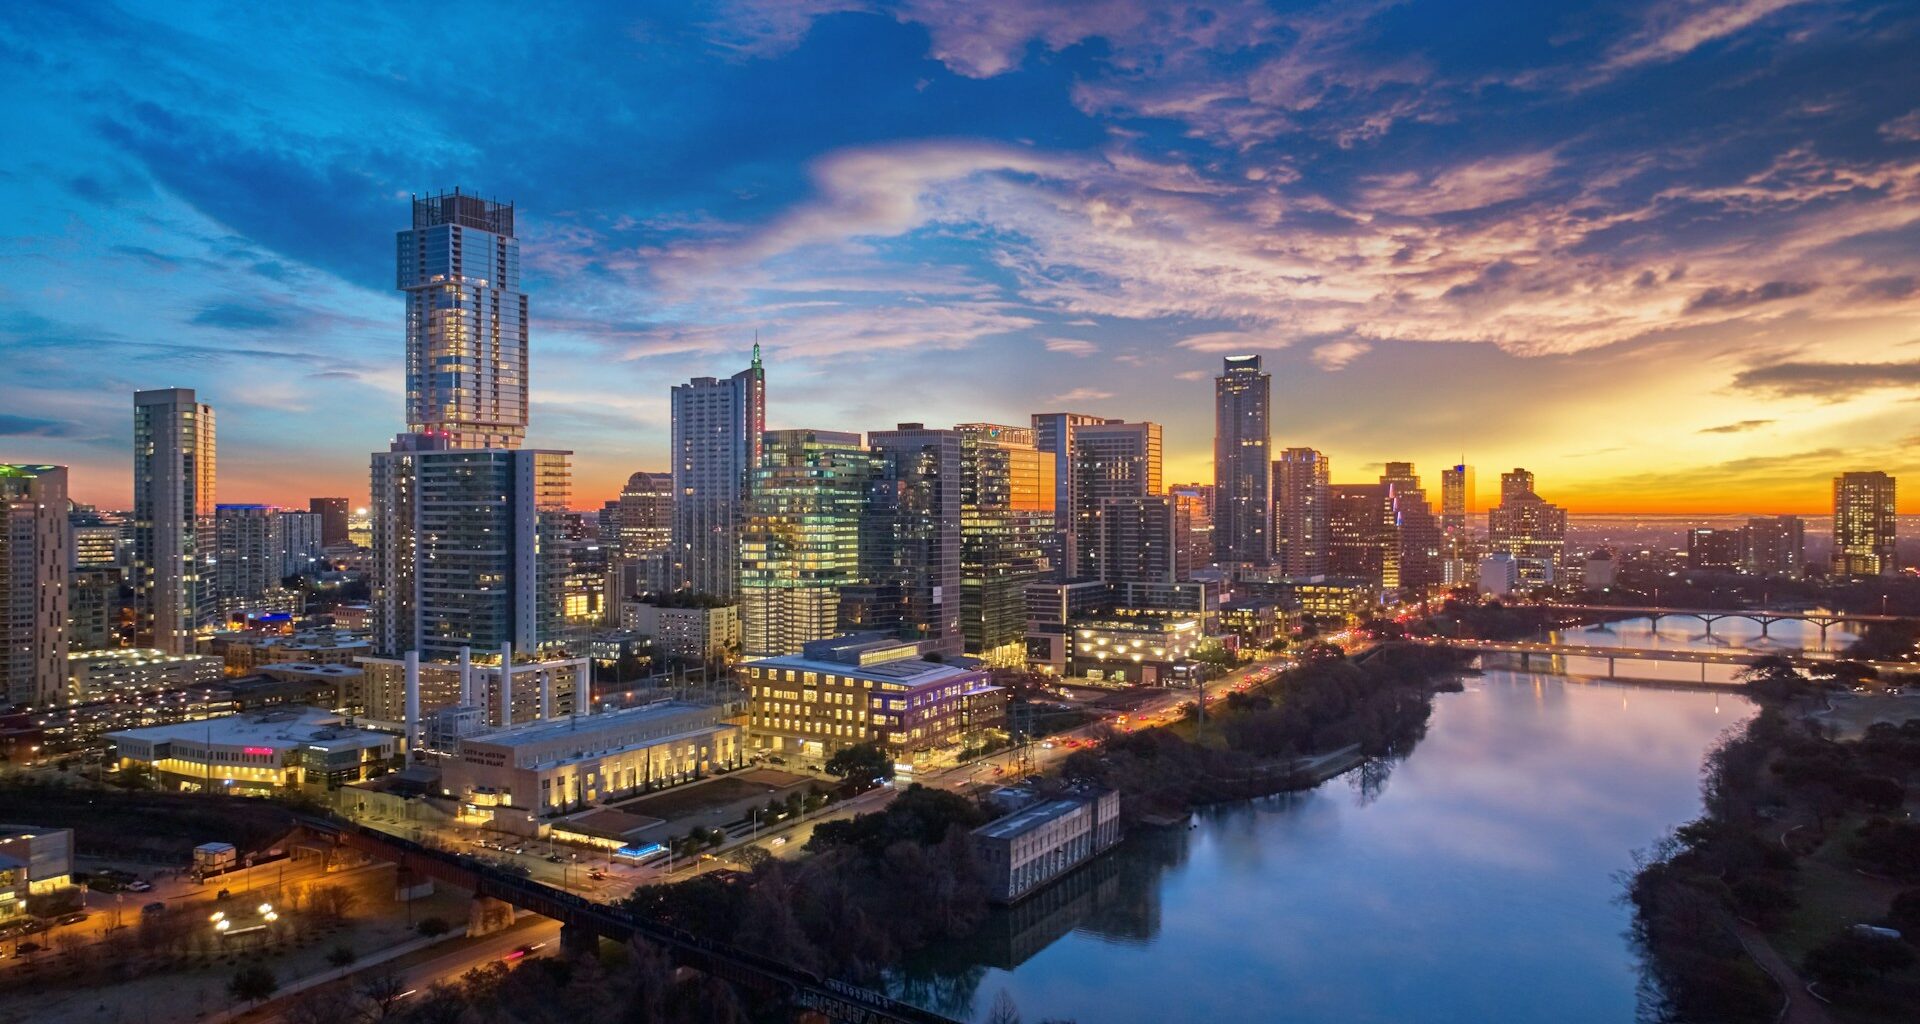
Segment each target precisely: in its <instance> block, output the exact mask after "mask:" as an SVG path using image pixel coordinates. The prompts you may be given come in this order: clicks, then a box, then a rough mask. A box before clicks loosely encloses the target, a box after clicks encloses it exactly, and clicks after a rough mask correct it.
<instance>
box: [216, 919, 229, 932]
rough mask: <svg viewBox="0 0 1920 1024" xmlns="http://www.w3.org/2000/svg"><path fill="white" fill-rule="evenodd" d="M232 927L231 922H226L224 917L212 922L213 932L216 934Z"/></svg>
mask: <svg viewBox="0 0 1920 1024" xmlns="http://www.w3.org/2000/svg"><path fill="white" fill-rule="evenodd" d="M232 926H233V922H232V921H229V920H227V919H226V918H224V917H223V918H221V919H220V920H218V921H215V922H213V930H214V931H216V932H224V931H226V930H227V929H228V928H230V927H232Z"/></svg>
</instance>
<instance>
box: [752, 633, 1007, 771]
mask: <svg viewBox="0 0 1920 1024" xmlns="http://www.w3.org/2000/svg"><path fill="white" fill-rule="evenodd" d="M741 671H742V673H743V674H744V676H745V682H746V684H747V693H748V709H749V717H748V725H747V727H748V729H749V731H750V732H751V734H752V736H753V740H754V742H755V743H756V744H758V745H760V746H761V747H764V748H767V749H771V750H774V751H779V752H783V753H793V754H799V755H801V756H805V757H828V756H831V755H832V754H833V752H834V751H836V750H839V749H841V748H843V747H851V746H857V745H859V744H863V743H871V744H875V745H877V746H879V747H880V748H881V749H882V750H885V751H888V752H890V753H891V754H892V755H893V756H894V757H895V758H896V759H902V760H904V759H907V758H910V757H912V756H913V755H914V754H916V753H919V752H924V751H932V750H938V749H941V748H946V747H954V746H969V745H975V744H977V743H978V742H979V741H980V740H981V739H982V738H984V737H985V736H986V735H987V734H988V733H989V732H991V731H993V730H998V729H1001V728H1002V727H1003V726H1004V724H1005V722H1006V713H1007V692H1006V691H1005V690H1004V689H1002V688H1000V687H998V686H995V685H993V684H992V682H990V681H989V679H988V675H987V671H986V670H985V669H983V668H969V667H962V666H959V665H949V664H942V663H936V662H931V661H927V660H925V659H922V658H921V657H919V647H918V645H915V644H911V643H905V642H902V641H900V640H898V639H897V638H894V637H891V636H886V635H884V634H855V635H851V636H844V637H835V638H833V639H829V640H818V641H815V642H813V643H811V644H808V645H807V646H806V649H805V650H804V651H803V652H802V653H801V654H799V655H797V656H788V657H780V658H768V659H766V660H763V661H756V662H750V663H748V664H747V665H746V666H745V667H744V668H743V669H742V670H741Z"/></svg>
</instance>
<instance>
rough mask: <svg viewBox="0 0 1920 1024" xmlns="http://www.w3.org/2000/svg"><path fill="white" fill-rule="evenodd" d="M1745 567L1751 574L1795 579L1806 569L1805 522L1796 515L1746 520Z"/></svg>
mask: <svg viewBox="0 0 1920 1024" xmlns="http://www.w3.org/2000/svg"><path fill="white" fill-rule="evenodd" d="M1745 532H1746V561H1745V566H1746V571H1747V572H1748V573H1750V574H1751V575H1754V576H1780V577H1785V578H1787V579H1799V578H1800V577H1802V576H1804V575H1806V573H1807V524H1806V522H1805V521H1804V520H1802V519H1801V518H1800V517H1799V516H1755V517H1754V518H1752V519H1749V520H1747V525H1746V528H1745Z"/></svg>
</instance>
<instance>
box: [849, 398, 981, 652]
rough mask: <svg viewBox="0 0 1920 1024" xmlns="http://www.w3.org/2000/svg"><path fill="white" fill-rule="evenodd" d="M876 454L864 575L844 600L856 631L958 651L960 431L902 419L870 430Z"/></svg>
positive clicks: (864, 535) (863, 531)
mask: <svg viewBox="0 0 1920 1024" xmlns="http://www.w3.org/2000/svg"><path fill="white" fill-rule="evenodd" d="M867 445H868V447H869V448H871V449H872V451H873V454H874V456H875V457H876V458H875V466H874V475H873V479H872V480H871V481H870V482H869V483H868V485H867V507H866V510H865V512H864V514H863V515H862V517H861V528H860V575H861V577H862V578H863V580H864V581H865V582H864V583H863V584H862V585H861V587H860V588H858V592H857V593H855V594H851V595H849V596H850V599H851V600H852V601H853V602H854V604H853V605H852V606H851V607H849V606H846V605H843V606H842V610H841V625H842V626H843V627H844V628H846V629H848V630H849V631H854V630H863V631H864V630H876V629H878V630H885V631H887V632H889V633H892V634H893V635H895V636H897V637H899V638H900V639H902V640H912V641H915V642H917V643H920V644H922V645H923V650H925V651H926V652H928V653H938V654H943V655H957V654H959V653H961V651H962V649H963V647H964V644H965V642H964V638H963V634H962V632H961V628H960V603H961V602H960V549H961V532H960V531H961V527H960V521H961V493H962V491H963V490H964V482H963V479H962V477H963V472H962V469H961V443H960V432H959V431H957V430H941V429H929V428H928V427H926V426H924V425H922V424H919V423H902V424H900V425H899V426H898V427H897V428H896V429H893V430H875V431H872V432H870V433H868V434H867ZM850 612H851V614H850Z"/></svg>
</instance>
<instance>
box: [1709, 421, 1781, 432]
mask: <svg viewBox="0 0 1920 1024" xmlns="http://www.w3.org/2000/svg"><path fill="white" fill-rule="evenodd" d="M1772 422H1773V421H1772V420H1741V421H1739V422H1738V423H1722V424H1720V425H1719V426H1717V427H1701V428H1700V429H1699V430H1698V431H1695V433H1700V434H1744V433H1747V432H1748V431H1753V430H1759V429H1760V428H1761V427H1764V426H1767V425H1769V424H1771V423H1772Z"/></svg>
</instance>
